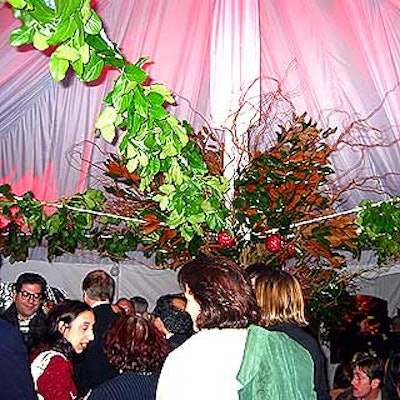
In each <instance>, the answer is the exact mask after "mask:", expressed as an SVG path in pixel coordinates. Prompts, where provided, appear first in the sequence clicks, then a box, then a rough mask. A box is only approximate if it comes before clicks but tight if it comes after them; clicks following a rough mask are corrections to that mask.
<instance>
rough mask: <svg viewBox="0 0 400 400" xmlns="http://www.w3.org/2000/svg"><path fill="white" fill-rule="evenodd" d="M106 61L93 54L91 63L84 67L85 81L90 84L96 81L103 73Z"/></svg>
mask: <svg viewBox="0 0 400 400" xmlns="http://www.w3.org/2000/svg"><path fill="white" fill-rule="evenodd" d="M103 67H104V61H103V60H102V59H101V58H100V57H99V56H98V55H97V54H96V53H93V52H92V53H91V55H90V60H89V62H88V63H87V64H86V65H84V67H83V78H82V79H83V80H84V81H85V82H90V81H94V80H96V79H97V78H98V77H99V76H100V74H101V72H102V71H103Z"/></svg>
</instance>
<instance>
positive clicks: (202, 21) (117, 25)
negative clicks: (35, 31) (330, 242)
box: [0, 0, 400, 208]
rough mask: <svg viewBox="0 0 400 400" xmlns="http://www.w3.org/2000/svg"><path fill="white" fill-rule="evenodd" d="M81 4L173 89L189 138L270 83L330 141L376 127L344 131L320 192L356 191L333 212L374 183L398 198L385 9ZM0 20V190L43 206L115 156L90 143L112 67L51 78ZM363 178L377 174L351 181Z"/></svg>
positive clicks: (397, 30) (390, 11) (386, 5)
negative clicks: (328, 187)
mask: <svg viewBox="0 0 400 400" xmlns="http://www.w3.org/2000/svg"><path fill="white" fill-rule="evenodd" d="M94 6H95V8H96V10H97V12H98V13H99V14H100V16H101V17H102V19H103V21H104V23H105V27H106V30H107V32H108V35H109V36H110V38H111V39H112V40H113V41H114V42H116V43H118V44H119V46H120V47H121V49H122V51H123V53H124V54H125V55H126V57H127V58H128V60H129V61H131V62H135V61H136V60H137V59H139V57H141V56H148V57H149V58H150V60H151V64H150V65H149V66H148V70H149V72H150V74H151V77H152V79H153V80H155V81H159V82H162V83H164V84H166V85H167V86H168V87H169V88H171V89H172V90H173V92H174V93H175V94H176V99H177V106H176V107H172V108H171V111H172V112H173V113H174V114H176V115H177V116H178V117H179V118H180V119H186V120H188V121H189V122H190V123H191V124H192V125H193V126H194V127H195V128H196V129H198V128H199V127H200V126H201V125H203V124H206V123H207V124H210V125H211V126H212V127H214V128H216V129H218V128H221V127H224V126H228V127H229V116H230V115H231V114H232V113H234V112H236V111H237V110H238V108H239V99H240V98H241V97H242V96H243V95H244V93H245V92H246V91H247V90H248V89H249V88H250V87H251V91H250V95H251V99H252V101H253V102H255V101H256V100H255V99H257V101H258V98H259V96H260V94H261V95H263V94H265V93H267V92H275V91H276V90H277V89H278V88H279V90H281V93H283V94H284V95H285V96H286V98H288V99H289V100H290V101H291V103H292V104H293V105H294V107H295V109H296V111H297V112H298V113H303V112H304V111H307V112H308V114H309V115H310V116H311V117H313V118H314V119H315V120H316V121H317V122H318V123H320V124H321V125H322V126H331V127H335V126H338V128H339V129H338V131H337V136H336V137H335V138H331V140H332V141H333V140H334V139H337V137H338V136H339V135H340V134H342V133H343V131H344V129H345V128H346V127H347V126H348V124H349V123H350V122H351V121H354V120H355V119H361V120H366V123H368V124H369V125H370V126H372V127H373V128H376V130H372V129H370V130H368V131H367V130H365V129H361V128H360V127H356V128H357V129H353V133H352V135H350V136H349V135H348V136H347V137H346V138H347V141H348V142H349V144H345V143H343V144H342V145H341V146H340V151H337V152H336V153H335V154H334V156H333V165H334V168H335V170H336V171H337V173H336V176H335V179H332V187H333V188H337V187H343V186H344V185H346V184H347V183H349V182H353V184H355V185H356V186H358V188H357V190H353V191H351V192H350V193H349V195H348V196H347V200H348V201H347V203H345V204H344V205H343V207H344V208H351V207H354V206H357V205H358V204H359V202H360V200H361V199H363V198H373V199H375V198H376V199H378V198H382V195H378V194H376V193H374V191H375V190H376V189H377V188H378V189H380V190H381V191H382V192H385V193H386V194H387V195H388V196H390V195H394V194H397V193H399V183H398V179H397V176H398V171H397V170H398V169H397V158H398V154H399V144H398V140H399V136H400V134H399V129H398V119H399V117H398V113H397V112H396V111H397V110H398V109H399V108H400V107H399V102H400V99H399V87H398V85H399V62H398V60H399V59H400V46H399V43H400V40H399V36H400V27H399V26H400V25H399V24H398V21H399V18H400V9H399V2H398V1H395V0H368V1H364V0H352V1H348V0H335V1H331V0H312V1H310V0H295V1H290V0H279V1H278V0H263V1H257V0H204V1H196V0H185V1H179V0H146V1H141V0H130V1H124V0H112V1H111V0H98V1H96V2H94ZM0 24H1V26H0V28H1V29H0V96H1V102H0V182H1V183H10V184H11V185H12V187H13V190H14V191H16V192H18V193H22V192H25V191H27V190H32V191H33V192H34V193H35V195H36V196H38V197H39V198H42V199H46V200H47V199H56V198H58V197H62V196H65V195H69V194H72V193H75V192H78V191H83V190H84V189H86V188H87V187H89V186H96V185H97V181H96V180H95V179H94V176H95V175H96V168H94V167H93V166H94V165H96V164H98V165H101V162H102V161H103V160H104V158H105V154H104V152H106V153H107V152H108V151H114V150H115V148H112V147H107V145H106V144H105V143H104V141H103V140H102V139H100V138H95V137H94V136H93V127H94V120H95V117H96V115H97V114H98V113H99V111H100V109H101V107H102V100H103V98H104V96H105V94H106V93H107V92H108V90H109V89H110V88H111V87H112V83H113V80H114V79H115V77H116V72H115V71H114V72H113V71H109V72H108V73H107V74H106V75H105V76H103V78H102V80H99V82H96V84H90V85H85V84H83V83H81V82H79V81H77V79H76V78H75V77H74V76H69V77H68V78H67V79H66V80H65V81H64V82H62V83H59V84H57V83H54V82H53V81H52V79H51V77H50V74H49V72H48V60H49V58H48V55H46V54H43V53H40V52H39V51H37V50H34V49H33V48H31V47H30V46H25V47H23V48H12V47H10V46H9V44H8V38H9V34H10V32H11V31H12V29H14V28H16V27H17V26H18V25H19V22H18V21H17V20H15V19H14V18H13V16H12V14H11V10H10V8H9V7H8V6H7V5H2V6H1V8H0ZM248 97H249V94H248ZM251 116H252V115H250V116H249V117H248V119H249V118H251ZM248 119H246V117H244V119H243V121H244V122H243V126H239V127H238V131H239V133H242V132H243V131H244V129H245V126H246V122H247V121H248ZM272 128H273V127H271V130H270V131H269V130H268V129H267V130H266V132H265V136H266V138H265V140H266V141H268V137H269V138H271V137H273V135H272V134H273V129H272ZM377 130H379V132H378V131H377ZM225 140H226V145H227V148H228V152H229V150H230V148H231V147H230V146H229V143H230V142H229V140H230V138H229V136H228V135H226V138H225ZM374 144H375V146H374ZM377 144H379V145H380V146H376V145H377ZM360 145H364V146H370V147H360ZM232 151H233V150H232ZM88 161H90V163H89V162H88ZM372 175H373V176H375V177H378V178H375V179H373V180H371V179H368V180H366V181H363V178H364V177H369V176H372Z"/></svg>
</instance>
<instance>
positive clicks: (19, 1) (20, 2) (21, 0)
mask: <svg viewBox="0 0 400 400" xmlns="http://www.w3.org/2000/svg"><path fill="white" fill-rule="evenodd" d="M7 3H9V4H10V5H11V6H12V7H14V8H24V7H25V6H26V1H25V0H8V1H7Z"/></svg>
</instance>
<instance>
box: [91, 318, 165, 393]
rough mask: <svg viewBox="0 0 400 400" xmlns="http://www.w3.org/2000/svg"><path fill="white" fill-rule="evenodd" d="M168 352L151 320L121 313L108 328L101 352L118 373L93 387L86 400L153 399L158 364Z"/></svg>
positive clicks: (160, 364) (159, 367)
mask: <svg viewBox="0 0 400 400" xmlns="http://www.w3.org/2000/svg"><path fill="white" fill-rule="evenodd" d="M169 351H170V347H169V343H168V341H167V340H166V339H165V338H164V337H163V335H162V334H161V332H160V331H159V330H158V329H157V328H156V327H155V325H153V323H152V322H151V321H149V320H147V319H145V318H143V317H141V316H138V315H129V316H123V317H121V318H119V319H118V320H116V321H115V322H114V323H113V324H112V325H111V326H110V328H109V329H108V331H107V333H106V337H105V354H106V357H107V359H108V360H109V362H110V363H111V364H112V365H113V366H114V367H115V368H117V369H118V370H119V371H120V375H119V376H117V377H115V378H113V379H111V380H109V381H107V382H104V383H103V384H101V385H100V386H99V387H97V388H96V389H94V391H93V393H92V394H91V396H90V397H89V399H90V400H113V399H115V400H132V399H140V400H153V399H155V396H156V387H157V381H158V377H159V372H160V369H161V366H162V364H163V362H164V359H165V357H166V356H167V354H168V353H169Z"/></svg>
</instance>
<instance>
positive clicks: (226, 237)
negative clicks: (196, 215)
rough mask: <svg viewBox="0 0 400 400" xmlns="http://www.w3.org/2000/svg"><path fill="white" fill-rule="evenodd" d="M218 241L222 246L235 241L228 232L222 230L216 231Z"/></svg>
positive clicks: (228, 245)
mask: <svg viewBox="0 0 400 400" xmlns="http://www.w3.org/2000/svg"><path fill="white" fill-rule="evenodd" d="M218 243H219V245H220V246H222V247H231V246H233V245H234V243H235V238H234V237H233V236H231V234H230V233H229V232H227V231H224V230H222V231H221V232H220V233H218Z"/></svg>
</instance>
